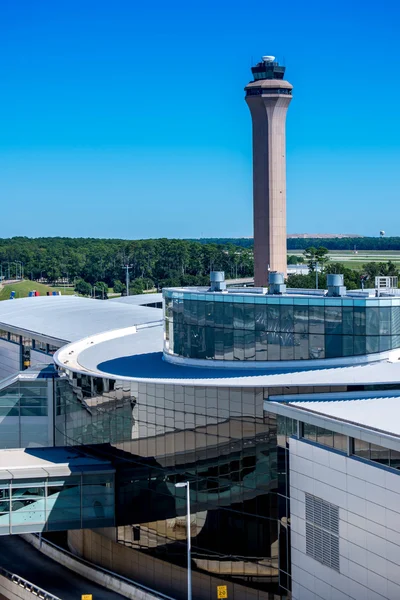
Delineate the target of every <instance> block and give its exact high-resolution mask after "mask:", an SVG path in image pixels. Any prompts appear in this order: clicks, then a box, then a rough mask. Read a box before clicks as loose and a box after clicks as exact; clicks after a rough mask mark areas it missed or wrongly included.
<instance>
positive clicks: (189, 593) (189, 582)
mask: <svg viewBox="0 0 400 600" xmlns="http://www.w3.org/2000/svg"><path fill="white" fill-rule="evenodd" d="M175 487H177V488H183V487H185V488H186V537H187V597H188V600H192V558H191V552H192V539H191V534H190V484H189V482H188V481H185V482H180V483H176V484H175Z"/></svg>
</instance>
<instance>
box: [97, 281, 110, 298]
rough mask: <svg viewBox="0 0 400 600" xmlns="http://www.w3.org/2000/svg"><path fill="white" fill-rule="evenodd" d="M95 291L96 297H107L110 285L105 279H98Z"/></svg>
mask: <svg viewBox="0 0 400 600" xmlns="http://www.w3.org/2000/svg"><path fill="white" fill-rule="evenodd" d="M94 293H95V297H96V298H104V299H105V300H106V299H107V297H108V296H107V294H108V285H107V284H106V283H105V282H104V281H97V282H96V283H95V284H94Z"/></svg>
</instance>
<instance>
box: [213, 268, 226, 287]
mask: <svg viewBox="0 0 400 600" xmlns="http://www.w3.org/2000/svg"><path fill="white" fill-rule="evenodd" d="M210 283H211V285H210V292H223V291H224V290H226V283H225V272H224V271H211V273H210Z"/></svg>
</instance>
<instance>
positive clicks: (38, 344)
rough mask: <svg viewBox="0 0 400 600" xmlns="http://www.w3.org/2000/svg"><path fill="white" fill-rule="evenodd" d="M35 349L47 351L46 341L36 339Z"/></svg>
mask: <svg viewBox="0 0 400 600" xmlns="http://www.w3.org/2000/svg"><path fill="white" fill-rule="evenodd" d="M35 350H40V351H41V352H47V344H46V342H41V341H40V340H35Z"/></svg>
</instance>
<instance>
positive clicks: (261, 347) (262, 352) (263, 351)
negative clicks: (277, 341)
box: [255, 305, 268, 360]
mask: <svg viewBox="0 0 400 600" xmlns="http://www.w3.org/2000/svg"><path fill="white" fill-rule="evenodd" d="M256 306H257V305H256ZM255 335H256V360H268V352H267V349H268V334H267V332H266V331H256V332H255Z"/></svg>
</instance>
